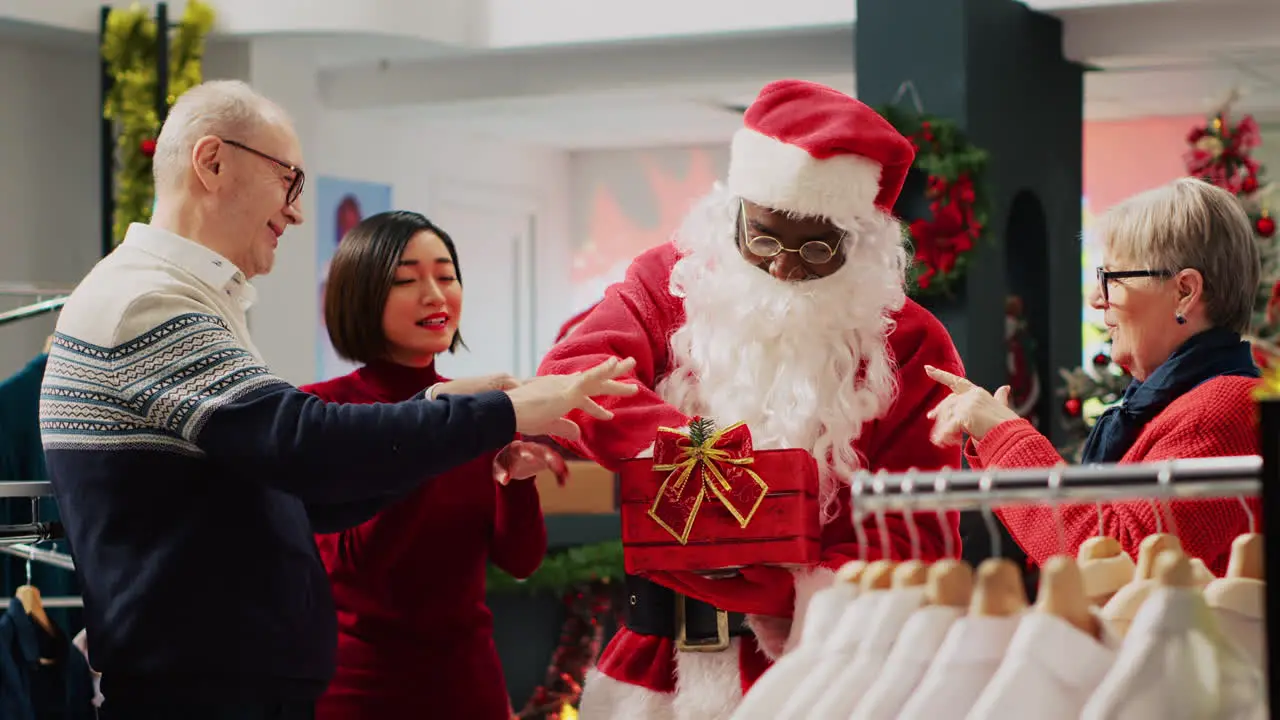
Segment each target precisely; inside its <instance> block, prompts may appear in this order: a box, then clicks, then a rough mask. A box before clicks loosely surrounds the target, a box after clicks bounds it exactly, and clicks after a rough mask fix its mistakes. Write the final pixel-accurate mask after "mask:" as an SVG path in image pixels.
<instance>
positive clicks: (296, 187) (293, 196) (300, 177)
mask: <svg viewBox="0 0 1280 720" xmlns="http://www.w3.org/2000/svg"><path fill="white" fill-rule="evenodd" d="M222 142H224V143H226V144H228V145H230V146H231V147H236V148H240V149H241V150H244V151H245V152H249V153H253V154H254V155H257V156H258V157H260V158H262V159H263V160H270V161H271V162H273V163H275V164H276V165H279V166H280V167H282V168H284V169H285V170H288V171H289V172H291V173H293V177H292V178H290V180H289V189H288V191H286V192H285V195H284V202H285V204H286V205H292V204H294V203H295V202H297V201H298V198H299V197H300V196H301V195H302V186H303V185H305V184H306V182H307V175H306V173H304V172H302V168H300V167H298V166H297V165H290V164H289V163H287V162H285V161H283V160H280V159H278V158H274V157H271V156H270V155H268V154H266V153H264V152H262V151H261V150H255V149H253V148H251V147H249V146H248V145H245V144H244V143H241V142H236V141H235V140H227V139H226V138H223V139H222Z"/></svg>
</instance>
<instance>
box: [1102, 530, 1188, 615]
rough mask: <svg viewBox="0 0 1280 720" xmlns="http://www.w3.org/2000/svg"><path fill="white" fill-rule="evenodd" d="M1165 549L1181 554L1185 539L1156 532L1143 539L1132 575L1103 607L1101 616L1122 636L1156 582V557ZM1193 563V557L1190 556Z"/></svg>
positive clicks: (1165, 550)
mask: <svg viewBox="0 0 1280 720" xmlns="http://www.w3.org/2000/svg"><path fill="white" fill-rule="evenodd" d="M1165 552H1176V553H1179V554H1182V542H1181V541H1180V540H1178V538H1177V536H1176V535H1170V534H1168V533H1155V534H1153V535H1149V536H1147V537H1145V538H1143V539H1142V543H1141V544H1140V545H1139V546H1138V562H1137V565H1136V567H1135V568H1134V572H1133V579H1132V580H1130V581H1129V582H1128V583H1125V585H1124V587H1122V588H1120V589H1119V590H1118V591H1116V594H1115V595H1114V596H1112V598H1111V599H1110V600H1108V601H1107V604H1106V605H1104V606H1103V608H1102V617H1103V618H1105V619H1106V620H1107V624H1108V625H1109V626H1110V627H1111V629H1112V630H1114V631H1115V632H1116V634H1117V635H1118V636H1120V637H1124V635H1125V634H1127V633H1128V632H1129V625H1130V624H1132V623H1133V618H1134V617H1136V616H1137V614H1138V608H1140V607H1142V603H1144V602H1146V600H1147V596H1148V595H1150V594H1151V590H1152V589H1153V587H1154V585H1155V582H1154V580H1153V579H1152V575H1153V573H1154V571H1155V564H1156V558H1157V557H1158V556H1159V555H1160V554H1161V553H1165ZM1188 565H1190V560H1188Z"/></svg>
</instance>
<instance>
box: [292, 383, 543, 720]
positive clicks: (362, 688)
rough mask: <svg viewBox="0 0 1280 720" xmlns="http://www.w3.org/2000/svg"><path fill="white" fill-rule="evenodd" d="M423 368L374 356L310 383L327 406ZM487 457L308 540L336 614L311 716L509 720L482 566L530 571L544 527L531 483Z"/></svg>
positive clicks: (385, 393) (393, 395) (385, 387)
mask: <svg viewBox="0 0 1280 720" xmlns="http://www.w3.org/2000/svg"><path fill="white" fill-rule="evenodd" d="M440 379H441V378H439V377H438V376H437V375H436V372H435V369H434V367H430V368H425V369H415V368H407V367H404V366H400V365H392V364H387V363H381V364H376V365H369V366H366V367H363V368H361V369H359V370H357V371H355V372H353V373H351V374H350V375H345V376H343V377H340V378H336V379H333V380H329V381H326V382H322V383H318V384H315V385H309V386H306V387H304V388H302V389H303V390H306V391H308V392H311V393H314V394H315V395H317V396H319V397H321V398H324V399H325V400H327V401H331V402H344V403H376V402H399V401H402V400H407V399H408V398H410V397H412V396H413V395H414V394H416V393H418V392H421V391H422V390H423V389H425V388H427V387H430V386H431V385H433V384H435V383H436V382H438V381H440ZM492 463H493V456H492V455H487V456H485V457H481V458H478V459H477V460H475V461H473V462H471V463H469V464H467V465H464V466H462V467H460V468H457V469H455V470H453V471H451V472H449V473H445V474H444V475H441V476H438V477H436V478H434V479H432V480H431V481H428V482H427V483H426V484H424V485H422V486H421V487H419V488H418V489H417V490H416V491H414V492H413V493H412V494H410V495H409V496H407V497H404V498H402V499H400V500H399V501H397V502H395V503H394V504H392V505H390V506H388V507H386V508H384V509H383V510H382V511H381V512H379V513H378V514H377V515H376V516H374V517H373V518H372V519H370V520H368V521H366V522H365V523H364V524H362V525H359V526H357V527H355V528H352V529H350V530H346V531H343V532H341V533H337V534H333V535H318V536H316V543H317V545H318V546H319V549H320V556H321V558H322V559H323V561H324V565H325V568H326V570H327V571H328V573H329V580H330V582H331V583H332V585H333V599H334V603H335V605H336V607H337V610H338V667H337V673H336V675H335V676H334V679H333V682H332V683H331V685H330V686H329V690H328V692H327V693H326V694H325V695H324V697H322V698H321V699H320V702H319V706H318V708H317V714H316V718H317V720H374V719H375V718H376V719H377V720H386V719H387V718H426V717H439V718H462V717H465V718H474V719H475V720H509V718H510V717H511V709H510V707H509V701H508V699H507V689H506V682H505V680H504V678H503V675H502V666H501V664H500V663H499V661H498V654H497V651H496V649H495V648H494V644H493V636H492V629H493V617H492V615H490V613H489V609H488V607H486V606H485V602H484V593H485V569H486V566H487V563H488V562H489V561H490V560H492V561H493V562H494V564H496V565H497V566H498V567H500V568H502V569H503V570H505V571H507V572H509V573H511V574H512V575H515V576H516V577H527V576H529V575H530V574H532V573H533V571H534V570H536V569H537V568H538V565H539V564H540V563H541V562H542V557H543V554H544V553H545V552H546V547H547V535H546V526H545V524H544V523H543V519H542V510H541V507H540V505H539V502H538V491H537V489H536V487H535V486H534V484H533V482H531V481H530V482H521V481H514V482H512V483H511V484H510V485H508V486H506V487H502V486H500V485H498V484H497V483H496V482H494V480H493V472H492Z"/></svg>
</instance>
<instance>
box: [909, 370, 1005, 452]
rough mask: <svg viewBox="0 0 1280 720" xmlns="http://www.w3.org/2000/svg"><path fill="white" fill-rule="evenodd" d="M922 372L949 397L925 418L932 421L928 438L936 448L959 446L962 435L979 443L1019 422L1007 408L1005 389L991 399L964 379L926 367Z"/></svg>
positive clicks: (998, 391) (987, 394)
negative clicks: (996, 430)
mask: <svg viewBox="0 0 1280 720" xmlns="http://www.w3.org/2000/svg"><path fill="white" fill-rule="evenodd" d="M924 371H925V373H926V374H928V376H929V377H930V378H933V379H934V380H936V381H937V382H938V383H940V384H942V385H945V386H946V387H947V388H948V389H950V390H951V394H950V395H948V396H947V397H945V398H943V399H942V402H940V403H938V404H937V405H935V406H934V408H933V409H932V410H930V411H929V413H928V415H926V417H928V418H929V419H930V420H933V421H934V422H933V432H932V433H931V434H930V436H929V439H930V440H932V441H933V444H934V445H937V446H939V447H947V446H950V445H959V444H960V443H961V441H962V440H963V434H964V433H968V434H969V436H970V437H972V438H973V439H974V440H979V441H980V440H982V438H983V437H985V436H986V434H987V433H988V432H991V429H992V428H994V427H995V426H997V425H999V424H1000V423H1003V422H1005V421H1006V420H1017V419H1018V414H1017V413H1015V412H1014V411H1013V409H1012V408H1010V407H1009V386H1008V385H1005V386H1003V387H1001V388H1000V389H999V390H996V393H995V395H992V394H991V393H989V392H987V391H986V390H983V389H982V388H980V387H978V386H977V385H974V384H973V383H972V382H970V381H968V380H966V379H965V378H962V377H960V376H959V375H953V374H952V373H949V372H947V371H946V370H939V369H938V368H936V367H933V366H931V365H925V367H924Z"/></svg>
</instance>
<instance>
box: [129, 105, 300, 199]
mask: <svg viewBox="0 0 1280 720" xmlns="http://www.w3.org/2000/svg"><path fill="white" fill-rule="evenodd" d="M277 122H289V116H288V114H287V113H286V112H285V111H284V110H283V109H282V108H281V107H280V106H279V105H277V104H275V103H274V102H272V101H270V100H268V99H267V98H266V97H265V96H263V95H261V94H259V93H258V92H257V91H255V90H254V89H253V88H251V87H249V85H248V84H247V83H244V82H242V81H240V80H211V81H209V82H205V83H202V84H200V85H197V86H195V87H193V88H191V89H190V90H188V91H186V92H185V93H183V94H182V95H181V96H180V97H179V98H178V100H177V102H175V103H174V104H173V107H172V108H170V109H169V114H168V116H167V117H166V118H165V121H164V127H163V128H161V130H160V137H159V138H157V139H156V152H155V156H154V157H153V158H152V160H151V169H152V175H153V176H154V178H155V183H156V189H157V190H159V189H160V188H172V187H177V185H178V183H179V181H180V180H181V179H182V176H183V173H185V172H186V170H187V168H188V167H189V166H190V163H191V152H192V150H193V149H194V148H195V145H196V142H197V141H199V140H200V138H202V137H205V136H206V135H217V136H219V137H229V138H230V139H233V140H235V139H240V138H242V137H244V136H247V135H249V134H250V133H252V132H253V131H255V130H257V129H258V128H260V127H262V126H263V125H267V124H270V123H277Z"/></svg>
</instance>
